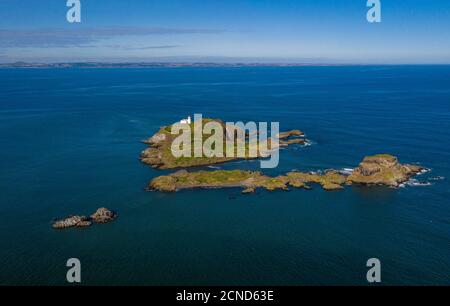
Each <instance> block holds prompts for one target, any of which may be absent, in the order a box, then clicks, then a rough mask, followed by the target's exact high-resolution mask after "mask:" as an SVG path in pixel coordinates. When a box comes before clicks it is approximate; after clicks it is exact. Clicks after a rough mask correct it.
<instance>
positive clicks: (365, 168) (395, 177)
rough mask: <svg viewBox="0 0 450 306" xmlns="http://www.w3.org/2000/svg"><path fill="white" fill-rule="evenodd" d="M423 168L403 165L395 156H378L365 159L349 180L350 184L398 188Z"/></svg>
mask: <svg viewBox="0 0 450 306" xmlns="http://www.w3.org/2000/svg"><path fill="white" fill-rule="evenodd" d="M422 169H423V168H422V167H419V166H415V165H402V164H400V163H399V162H398V160H397V158H396V157H395V156H392V155H389V154H378V155H374V156H368V157H365V158H364V160H363V161H362V162H361V163H360V164H359V166H358V167H357V168H355V169H354V170H353V172H352V174H351V175H350V176H349V177H348V178H347V181H348V182H349V183H355V184H363V185H387V186H393V187H397V186H399V185H400V184H402V183H404V182H406V181H408V180H409V179H410V178H411V177H412V176H413V175H415V174H417V173H419V172H420V171H421V170H422Z"/></svg>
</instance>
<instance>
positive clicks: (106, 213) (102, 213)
mask: <svg viewBox="0 0 450 306" xmlns="http://www.w3.org/2000/svg"><path fill="white" fill-rule="evenodd" d="M116 217H117V214H116V213H114V212H112V211H110V210H109V209H107V208H105V207H102V208H99V209H97V211H96V212H95V213H94V214H92V215H91V220H92V221H94V222H95V223H108V222H111V221H113V220H114V219H115V218H116Z"/></svg>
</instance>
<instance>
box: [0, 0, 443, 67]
mask: <svg viewBox="0 0 450 306" xmlns="http://www.w3.org/2000/svg"><path fill="white" fill-rule="evenodd" d="M65 2H66V0H27V1H18V0H1V1H0V62H12V61H42V62H58V61H153V60H161V61H178V60H181V61H191V60H195V61H277V62H281V61H286V62H307V63H369V64H370V63H373V64H380V63H400V64H403V63H450V1H448V0H433V1H429V0H428V1H427V0H381V4H382V22H381V23H372V24H371V23H368V22H367V20H366V13H367V10H368V8H367V7H366V0H128V1H125V0H81V4H82V17H81V18H82V22H81V23H79V24H78V23H74V24H70V23H68V22H67V21H66V12H67V10H68V8H67V7H66V5H65Z"/></svg>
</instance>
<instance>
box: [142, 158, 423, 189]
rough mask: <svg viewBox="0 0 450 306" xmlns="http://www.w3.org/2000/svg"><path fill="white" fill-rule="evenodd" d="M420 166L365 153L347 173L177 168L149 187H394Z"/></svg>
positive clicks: (419, 168) (333, 171)
mask: <svg viewBox="0 0 450 306" xmlns="http://www.w3.org/2000/svg"><path fill="white" fill-rule="evenodd" d="M422 170H423V168H422V167H419V166H415V165H403V164H400V163H399V162H398V160H397V158H396V157H395V156H392V155H388V154H379V155H375V156H368V157H365V158H364V160H363V161H362V162H361V163H360V164H359V166H358V167H357V168H355V169H354V170H353V171H352V172H351V174H350V175H349V174H348V173H342V172H339V171H336V170H326V171H322V172H318V173H317V172H297V171H293V172H288V173H286V174H284V175H279V176H275V177H270V176H267V175H264V174H262V173H261V172H258V171H242V170H216V171H196V172H188V171H186V170H180V171H177V172H175V173H172V174H169V175H163V176H159V177H156V178H154V179H153V180H152V181H151V182H150V183H149V189H150V190H156V191H165V192H174V191H178V190H181V189H187V188H230V187H241V188H243V190H242V193H245V194H247V193H253V192H255V190H256V189H257V188H264V189H266V190H269V191H273V190H289V187H293V188H304V189H310V188H311V186H310V184H319V185H320V186H322V188H323V189H324V190H330V191H331V190H341V189H344V186H345V185H350V184H362V185H385V186H393V187H397V186H399V185H400V184H402V183H404V182H406V181H407V180H409V179H410V178H411V177H412V176H414V175H416V174H417V173H419V172H420V171H422Z"/></svg>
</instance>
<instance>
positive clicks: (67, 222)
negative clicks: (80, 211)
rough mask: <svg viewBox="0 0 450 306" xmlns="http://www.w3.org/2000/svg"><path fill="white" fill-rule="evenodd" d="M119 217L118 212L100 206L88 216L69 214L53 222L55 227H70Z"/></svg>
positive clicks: (105, 221) (88, 224) (106, 221)
mask: <svg viewBox="0 0 450 306" xmlns="http://www.w3.org/2000/svg"><path fill="white" fill-rule="evenodd" d="M115 218H117V214H116V213H114V212H112V211H110V210H109V209H107V208H104V207H102V208H99V209H97V211H96V212H95V213H94V214H92V215H91V216H90V218H89V217H86V216H69V217H67V218H64V219H61V220H57V221H55V222H53V225H52V227H53V228H54V229H65V228H70V227H88V226H91V225H92V222H95V223H108V222H111V221H113V220H114V219H115Z"/></svg>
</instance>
